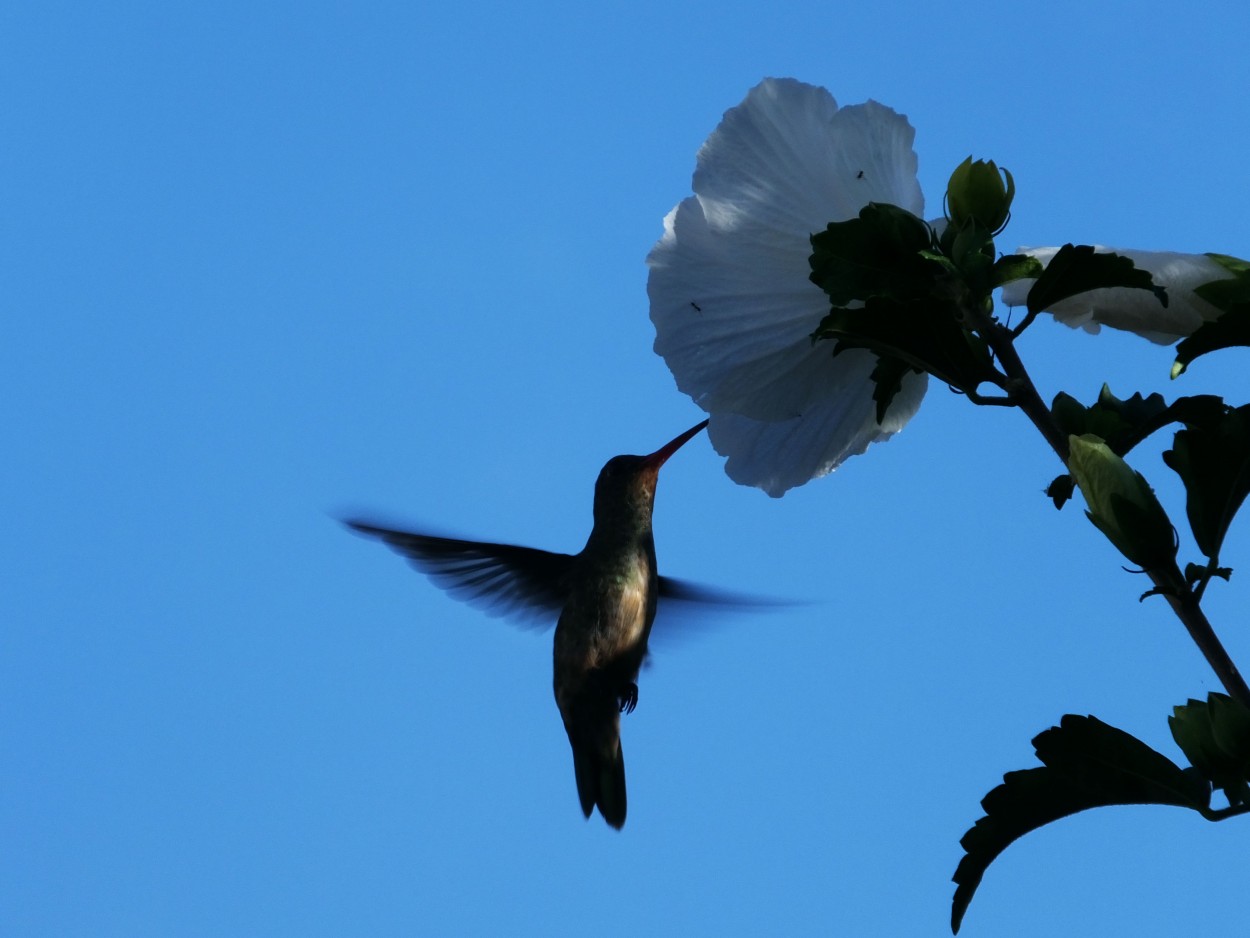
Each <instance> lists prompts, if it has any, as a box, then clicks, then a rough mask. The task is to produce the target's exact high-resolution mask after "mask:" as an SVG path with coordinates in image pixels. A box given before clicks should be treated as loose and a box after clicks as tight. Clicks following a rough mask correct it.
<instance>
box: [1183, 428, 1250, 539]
mask: <svg viewBox="0 0 1250 938" xmlns="http://www.w3.org/2000/svg"><path fill="white" fill-rule="evenodd" d="M1163 461H1164V462H1165V463H1166V464H1167V465H1168V466H1169V467H1170V468H1171V469H1172V470H1174V471H1175V472H1176V474H1177V475H1179V476H1180V477H1181V481H1182V482H1183V483H1184V485H1185V496H1186V498H1185V512H1186V515H1187V516H1188V518H1189V526H1190V528H1191V529H1192V531H1193V534H1194V540H1195V541H1196V542H1197V544H1198V547H1199V549H1200V550H1201V551H1202V552H1203V553H1204V554H1205V555H1206V556H1207V557H1208V558H1210V559H1211V560H1212V561H1213V562H1214V561H1216V560H1218V558H1219V553H1220V548H1221V547H1222V546H1223V543H1224V536H1225V535H1226V534H1227V533H1228V529H1229V526H1230V525H1231V524H1232V522H1233V518H1234V517H1235V516H1236V514H1237V511H1238V510H1239V509H1240V508H1241V506H1242V504H1243V503H1244V502H1245V499H1246V496H1247V495H1250V405H1243V406H1241V407H1238V408H1234V409H1228V408H1223V412H1222V413H1219V414H1218V415H1213V413H1212V412H1211V411H1206V412H1203V413H1201V415H1200V418H1199V421H1197V422H1192V423H1189V424H1188V425H1187V426H1186V427H1185V428H1184V429H1182V430H1177V431H1176V435H1175V436H1174V437H1173V440H1172V448H1171V449H1170V450H1167V451H1166V452H1165V453H1164V454H1163Z"/></svg>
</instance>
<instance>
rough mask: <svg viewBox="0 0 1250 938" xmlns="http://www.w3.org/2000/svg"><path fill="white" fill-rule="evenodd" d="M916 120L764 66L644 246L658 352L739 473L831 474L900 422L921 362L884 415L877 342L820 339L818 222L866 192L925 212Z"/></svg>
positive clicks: (778, 484) (837, 217)
mask: <svg viewBox="0 0 1250 938" xmlns="http://www.w3.org/2000/svg"><path fill="white" fill-rule="evenodd" d="M914 137H915V131H914V130H913V129H912V127H911V125H910V124H908V122H907V119H906V118H905V117H903V116H902V115H900V114H897V113H895V112H894V111H892V110H891V109H890V108H888V107H885V106H884V105H881V104H878V103H876V102H875V101H869V102H868V103H866V104H860V105H853V106H850V107H845V108H839V107H838V105H837V103H836V102H835V101H834V100H833V97H832V96H831V95H830V94H829V92H827V91H825V90H824V89H823V88H817V87H814V86H812V85H806V84H803V83H802V82H798V81H794V80H792V79H772V78H770V79H766V80H765V81H763V82H761V83H760V84H759V85H757V86H756V87H755V88H753V89H751V91H750V92H749V93H748V94H747V97H746V100H744V101H743V102H742V103H741V104H740V105H738V106H737V107H735V108H732V109H731V110H729V111H727V112H726V113H725V116H724V119H723V120H722V121H721V123H720V126H719V127H717V128H716V130H715V131H713V133H712V135H711V136H710V137H708V139H707V141H706V142H705V143H704V144H703V146H702V148H701V149H700V150H699V154H698V159H697V166H696V168H695V173H694V183H693V189H694V195H693V196H691V197H690V198H687V199H685V200H684V201H682V202H681V204H679V205H678V206H677V207H676V208H674V209H673V210H672V211H671V212H670V213H669V214H668V217H667V218H665V219H664V236H663V237H662V238H661V239H660V240H659V242H658V243H657V244H656V245H655V247H654V248H653V249H652V251H651V253H650V255H649V256H648V257H647V264H648V266H649V267H650V268H651V271H650V276H649V278H648V281H647V293H648V295H649V296H650V299H651V320H652V322H653V323H654V324H655V329H656V339H655V350H656V352H657V353H659V354H660V355H662V356H663V357H664V360H665V362H666V363H667V364H668V367H669V368H670V369H671V370H672V372H673V375H674V377H675V378H676V379H677V386H678V388H680V389H681V390H682V391H684V392H685V393H687V394H689V395H690V396H691V397H692V398H694V401H695V403H696V404H698V405H699V406H700V407H702V408H703V409H704V410H706V411H707V412H708V413H709V414H710V423H709V425H708V435H709V437H710V438H711V441H712V445H713V446H714V447H715V448H716V450H717V452H719V453H720V454H721V455H723V456H726V457H728V460H727V463H726V466H725V471H726V472H727V473H728V474H729V476H730V478H732V479H733V480H734V481H735V482H739V483H741V484H744V485H754V486H758V487H759V488H761V489H763V490H764V491H765V492H767V493H768V494H769V495H772V496H780V495H782V494H784V493H785V492H786V491H787V490H788V489H791V488H793V487H795V486H797V485H802V484H803V483H805V482H807V481H809V480H810V479H814V478H817V477H819V476H822V475H825V474H826V473H828V472H830V471H832V470H833V469H835V468H836V467H837V466H838V465H839V464H840V463H842V462H843V461H844V460H845V459H847V457H849V456H854V455H857V454H859V453H862V452H864V450H866V449H867V448H868V445H869V444H870V443H874V442H877V441H880V440H885V439H888V438H889V437H890V436H892V435H893V434H894V433H896V432H897V431H899V430H900V429H902V427H903V425H904V424H906V423H907V421H908V420H909V419H910V418H911V416H912V415H913V414H914V413H915V412H916V409H917V408H918V407H919V406H920V400H921V398H922V397H923V396H924V392H925V387H926V382H927V379H926V376H925V375H921V374H914V373H913V374H909V375H908V376H907V377H906V378H905V379H904V380H903V384H902V388H901V389H900V391H899V393H898V394H897V395H896V396H895V397H894V399H893V401H892V402H891V404H890V407H889V409H888V411H887V412H886V414H885V419H884V421H883V422H881V423H878V421H877V418H876V403H875V402H874V401H873V399H872V395H873V391H874V389H875V385H874V383H873V382H872V380H871V379H870V375H871V373H872V370H873V368H874V367H875V365H876V356H875V355H874V354H872V353H871V352H868V351H865V350H863V349H850V350H847V351H844V352H842V353H841V354H839V355H838V356H837V357H836V358H835V357H834V356H833V348H834V343H833V342H818V343H816V344H815V345H813V344H812V341H811V338H810V336H811V334H812V332H813V331H814V330H815V329H816V327H817V325H818V324H819V323H820V321H821V319H822V318H824V316H825V315H826V314H827V313H828V312H829V299H828V297H827V296H826V295H825V294H824V292H822V291H821V290H820V288H819V287H817V286H815V285H814V284H813V283H812V282H811V281H810V280H809V279H808V274H809V273H810V268H809V266H808V257H809V256H810V255H811V253H812V247H811V242H810V240H809V239H810V236H811V235H812V234H814V233H817V232H821V231H824V230H825V228H826V226H827V225H828V224H829V223H830V222H836V221H846V220H847V219H850V218H854V217H856V216H857V215H858V214H859V211H860V209H862V208H863V207H864V206H865V205H867V204H868V203H869V202H886V203H890V204H893V205H897V206H899V207H901V208H904V209H906V210H907V211H909V212H912V213H914V214H916V215H918V216H920V215H922V213H923V211H924V197H923V196H922V195H921V193H920V184H919V182H918V180H917V178H916V154H915V152H914V151H913V150H912V140H913V138H914Z"/></svg>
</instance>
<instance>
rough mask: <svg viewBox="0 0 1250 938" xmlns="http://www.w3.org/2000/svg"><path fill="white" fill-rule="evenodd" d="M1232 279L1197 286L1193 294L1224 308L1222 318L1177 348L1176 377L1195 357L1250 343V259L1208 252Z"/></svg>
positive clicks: (1174, 366) (1174, 369) (1173, 366)
mask: <svg viewBox="0 0 1250 938" xmlns="http://www.w3.org/2000/svg"><path fill="white" fill-rule="evenodd" d="M1207 257H1209V258H1211V259H1212V260H1214V261H1216V262H1217V263H1219V264H1220V266H1222V267H1223V268H1224V269H1225V270H1228V271H1229V272H1231V273H1232V275H1233V276H1232V278H1231V279H1225V280H1213V281H1211V282H1210V283H1204V284H1202V286H1200V287H1197V288H1196V289H1195V290H1194V293H1196V294H1198V296H1200V297H1202V298H1203V299H1204V300H1206V301H1207V302H1208V303H1210V304H1211V305H1212V306H1214V307H1216V308H1217V309H1219V310H1221V311H1222V312H1221V315H1220V318H1219V319H1217V320H1215V321H1214V322H1207V323H1203V324H1202V325H1201V326H1199V327H1198V328H1197V329H1196V330H1194V332H1193V334H1192V335H1190V336H1189V337H1187V338H1186V339H1184V340H1183V341H1182V342H1181V343H1180V345H1178V346H1177V347H1176V361H1175V362H1174V363H1173V365H1172V377H1173V378H1177V377H1180V375H1182V374H1184V373H1185V369H1186V368H1187V367H1188V366H1189V363H1190V362H1192V361H1193V360H1194V359H1195V358H1198V357H1199V356H1200V355H1205V354H1207V353H1208V352H1214V351H1217V350H1218V349H1222V348H1233V347H1234V346H1241V345H1250V262H1247V261H1243V260H1242V259H1241V258H1239V257H1230V256H1229V255H1227V254H1208V255H1207Z"/></svg>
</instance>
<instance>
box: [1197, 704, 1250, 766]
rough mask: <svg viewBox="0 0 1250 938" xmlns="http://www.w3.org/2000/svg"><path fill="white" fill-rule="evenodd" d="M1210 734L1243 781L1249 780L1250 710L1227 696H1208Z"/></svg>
mask: <svg viewBox="0 0 1250 938" xmlns="http://www.w3.org/2000/svg"><path fill="white" fill-rule="evenodd" d="M1207 709H1208V710H1209V712H1210V714H1211V733H1212V735H1213V736H1214V737H1215V742H1216V745H1218V746H1219V747H1220V749H1221V750H1223V752H1224V753H1225V755H1227V756H1228V757H1229V759H1230V760H1231V761H1232V763H1233V765H1234V766H1235V767H1236V771H1238V772H1240V773H1241V777H1242V778H1243V779H1250V709H1247V708H1246V707H1245V706H1244V705H1243V704H1241V703H1239V702H1238V701H1236V700H1234V699H1233V698H1232V697H1229V696H1228V695H1227V694H1208V695H1207Z"/></svg>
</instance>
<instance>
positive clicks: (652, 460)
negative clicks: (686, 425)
mask: <svg viewBox="0 0 1250 938" xmlns="http://www.w3.org/2000/svg"><path fill="white" fill-rule="evenodd" d="M706 426H707V421H706V420H704V421H703V422H702V423H699V424H695V425H694V426H693V427H691V428H690V429H689V430H687V431H686V432H685V433H683V434H682V435H681V436H679V437H677V438H676V439H674V440H670V441H669V442H668V443H665V444H664V445H663V446H661V447H660V448H659V449H657V450H656V451H655V452H654V453H652V454H651V455H650V456H644V457H643V465H644V466H646V467H647V468H648V469H651V470H653V471H655V472H659V470H660V467H661V466H662V465H664V463H665V462H666V461H667V460H668V457H670V456H672V455H673V454H674V453H675V452H677V451H678V450H679V449H681V448H682V446H683V445H684V444H685V443H686V442H688V441H689V440H690V438H691V437H693V436H694V435H695V434H697V433H698V432H699V431H700V430H702V429H703V428H704V427H706Z"/></svg>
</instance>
